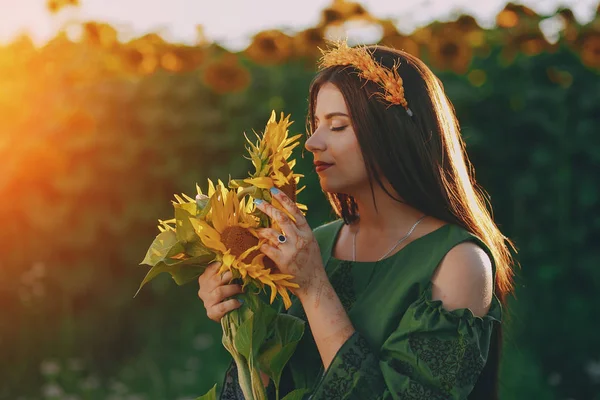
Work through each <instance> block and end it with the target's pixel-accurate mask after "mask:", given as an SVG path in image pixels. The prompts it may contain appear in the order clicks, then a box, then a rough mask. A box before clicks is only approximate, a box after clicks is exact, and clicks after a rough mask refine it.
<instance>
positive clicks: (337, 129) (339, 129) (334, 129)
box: [331, 125, 348, 132]
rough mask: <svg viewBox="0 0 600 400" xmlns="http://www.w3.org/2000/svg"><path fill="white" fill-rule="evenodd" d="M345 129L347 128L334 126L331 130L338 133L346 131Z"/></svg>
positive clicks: (345, 126)
mask: <svg viewBox="0 0 600 400" xmlns="http://www.w3.org/2000/svg"><path fill="white" fill-rule="evenodd" d="M347 127H348V125H344V126H336V127H332V128H331V130H332V131H334V132H340V131H343V130H344V129H346V128H347Z"/></svg>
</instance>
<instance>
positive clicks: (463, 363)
mask: <svg viewBox="0 0 600 400" xmlns="http://www.w3.org/2000/svg"><path fill="white" fill-rule="evenodd" d="M501 316H502V309H501V305H500V302H499V301H498V299H497V298H496V296H493V299H492V304H491V307H490V310H489V311H488V313H487V315H485V316H484V317H483V318H481V317H477V316H475V315H473V313H472V312H471V311H470V310H468V309H459V310H454V311H447V310H445V309H444V308H443V307H442V302H441V301H434V300H432V299H431V285H429V287H428V288H427V289H426V290H424V292H423V293H422V295H421V296H420V298H419V299H418V300H417V301H415V302H414V303H413V304H411V305H410V306H409V308H408V309H407V311H406V313H405V314H404V315H403V316H402V319H401V320H400V323H399V325H398V327H397V329H396V330H395V331H393V332H392V333H391V335H390V336H389V337H388V338H387V339H386V340H385V341H384V342H383V344H382V346H381V348H379V349H374V348H372V347H371V346H370V344H369V342H368V340H367V339H366V338H365V337H364V336H363V335H362V334H361V333H359V332H355V333H354V335H353V336H351V337H350V338H349V339H348V340H347V341H346V342H345V343H344V344H343V345H342V347H341V348H340V349H339V351H338V353H337V354H336V356H335V357H334V359H333V361H332V363H331V364H330V366H329V368H328V369H327V371H325V373H324V374H323V375H322V376H321V378H320V380H319V381H318V382H317V384H316V385H315V387H314V390H313V391H312V394H311V396H310V397H309V398H310V399H312V400H325V399H327V400H338V399H360V400H369V399H385V400H387V399H402V400H405V399H429V400H437V399H465V398H467V396H468V394H469V393H470V392H471V391H472V389H473V387H474V386H475V383H476V382H477V379H478V377H479V375H480V373H481V371H482V369H483V367H484V365H485V362H486V360H487V356H488V351H489V348H490V339H491V336H492V330H493V329H494V325H495V324H496V323H499V322H500V320H501Z"/></svg>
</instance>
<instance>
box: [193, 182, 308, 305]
mask: <svg viewBox="0 0 600 400" xmlns="http://www.w3.org/2000/svg"><path fill="white" fill-rule="evenodd" d="M239 192H240V190H235V189H234V190H228V189H226V188H225V186H224V185H223V183H222V182H220V181H219V183H218V184H217V185H216V187H215V186H214V185H213V184H212V182H210V181H209V197H210V200H209V202H208V205H207V208H208V212H206V215H205V218H204V219H203V218H190V221H191V223H192V225H193V227H194V230H195V231H196V234H197V235H198V236H199V237H200V240H201V241H202V244H203V245H204V246H205V247H206V248H207V249H209V250H211V251H213V252H214V253H215V254H216V259H217V260H219V261H221V262H222V265H221V268H220V270H219V273H224V272H226V271H231V272H232V273H233V276H234V277H240V278H242V280H243V282H244V284H243V285H244V286H246V285H248V284H249V283H254V284H256V285H257V286H258V287H260V288H261V289H263V288H264V286H265V285H266V286H269V287H270V288H271V300H270V301H271V303H273V301H274V300H275V297H276V296H277V293H279V295H280V296H281V298H282V299H283V302H284V305H285V308H286V309H288V308H289V307H290V306H291V304H292V303H291V300H290V297H289V294H288V292H287V290H288V289H289V288H298V287H299V286H298V285H297V284H295V283H292V282H291V281H290V279H293V276H292V275H287V274H281V273H276V272H273V271H276V266H275V264H274V263H273V261H272V260H270V259H269V258H267V257H266V256H265V255H264V254H263V253H261V252H260V251H259V248H260V246H261V245H262V244H263V243H264V241H263V240H259V239H258V235H257V233H256V229H257V228H259V227H260V221H259V219H258V218H257V217H255V216H254V215H253V214H252V213H253V211H254V204H253V203H252V202H251V201H246V198H245V197H244V196H242V198H241V199H239V198H238V195H239V194H240V193H239ZM188 201H189V200H188Z"/></svg>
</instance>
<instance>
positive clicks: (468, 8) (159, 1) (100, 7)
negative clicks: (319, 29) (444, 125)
mask: <svg viewBox="0 0 600 400" xmlns="http://www.w3.org/2000/svg"><path fill="white" fill-rule="evenodd" d="M359 2H360V3H361V4H362V5H363V6H364V7H365V8H366V9H367V11H369V12H371V13H372V14H373V15H375V16H376V17H379V18H392V19H393V20H394V21H396V22H397V25H398V28H399V29H400V31H402V32H406V33H409V32H411V31H412V30H413V29H415V28H416V27H418V26H420V25H423V24H425V23H428V22H430V21H432V20H435V19H439V20H450V19H453V17H455V16H457V15H460V14H461V13H467V14H470V15H473V16H474V17H476V18H477V19H478V21H479V22H480V24H482V25H483V26H491V24H493V22H494V19H495V16H496V14H497V13H498V11H499V10H501V9H502V8H503V7H504V4H505V3H506V1H505V0H478V1H473V0H406V1H402V2H400V1H396V0H362V1H359ZM80 3H81V5H80V6H79V7H77V8H75V7H68V8H65V9H63V10H62V11H61V12H59V13H58V14H55V15H52V14H50V13H49V12H48V11H47V9H46V0H0V44H1V43H6V42H9V41H10V40H12V39H13V38H14V37H15V36H17V35H19V34H22V33H25V32H27V33H28V34H29V35H30V36H31V37H32V38H33V40H34V42H35V43H38V44H41V43H43V42H44V41H46V40H47V39H48V38H50V37H52V36H53V35H54V34H55V33H56V32H57V31H58V30H59V29H60V28H61V27H64V26H66V25H68V24H69V22H74V21H86V20H94V21H104V22H109V23H111V25H113V26H116V27H117V29H118V30H119V32H120V34H121V35H122V36H121V39H125V40H126V39H127V38H130V37H134V36H140V35H143V34H146V33H149V32H157V33H160V34H161V35H162V36H163V37H165V38H166V39H168V40H170V41H177V42H182V43H190V44H191V43H194V41H195V40H196V37H197V33H196V32H197V30H196V26H197V25H202V26H203V29H204V32H205V35H206V37H207V38H208V39H209V40H214V41H218V42H220V43H222V44H223V45H225V46H226V47H229V48H230V49H234V50H236V49H242V48H244V47H245V46H246V45H247V44H248V43H249V41H250V38H251V36H252V35H253V34H255V33H256V32H259V31H261V30H264V29H273V28H276V29H282V28H283V29H289V30H290V31H298V30H301V29H304V28H307V27H312V26H314V25H315V24H316V23H317V22H318V20H319V12H320V11H321V10H322V9H324V8H325V7H327V6H328V5H329V4H331V0H301V1H293V0H80ZM522 4H525V5H527V6H528V7H530V8H532V9H534V10H535V11H537V12H538V13H540V14H550V13H552V12H554V11H555V10H556V9H557V8H558V7H559V6H567V7H569V8H571V9H572V10H573V12H574V13H575V16H576V17H577V18H578V20H580V21H581V22H587V21H589V20H590V19H591V18H592V17H593V15H594V13H595V10H596V7H597V5H598V0H530V1H523V2H522Z"/></svg>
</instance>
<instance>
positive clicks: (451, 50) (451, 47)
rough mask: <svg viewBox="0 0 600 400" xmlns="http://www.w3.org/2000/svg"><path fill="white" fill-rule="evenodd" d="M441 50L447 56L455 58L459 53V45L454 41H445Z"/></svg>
mask: <svg viewBox="0 0 600 400" xmlns="http://www.w3.org/2000/svg"><path fill="white" fill-rule="evenodd" d="M440 50H441V51H440V52H441V53H442V55H443V56H444V57H445V58H454V57H456V56H457V54H458V46H457V45H456V43H452V42H449V43H445V44H444V45H443V46H442V48H441V49H440Z"/></svg>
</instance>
